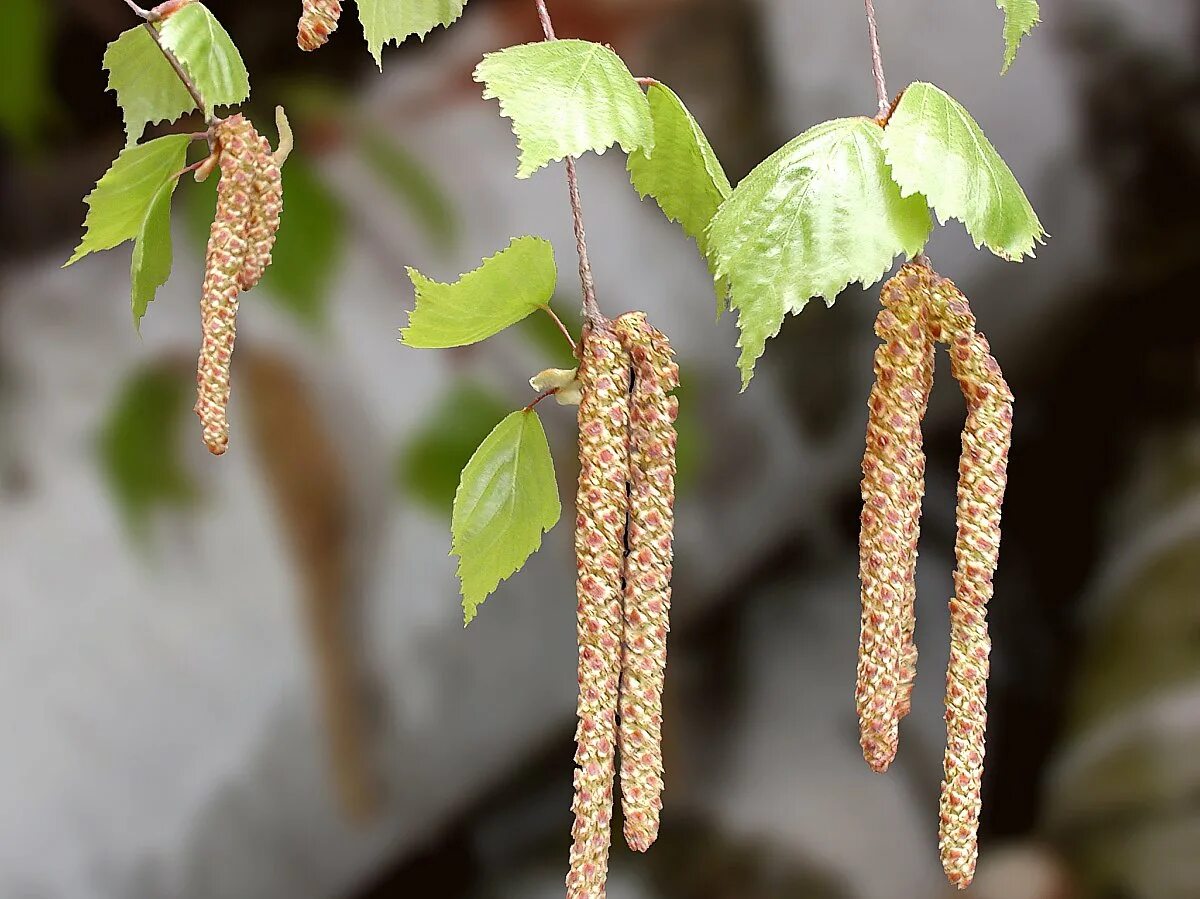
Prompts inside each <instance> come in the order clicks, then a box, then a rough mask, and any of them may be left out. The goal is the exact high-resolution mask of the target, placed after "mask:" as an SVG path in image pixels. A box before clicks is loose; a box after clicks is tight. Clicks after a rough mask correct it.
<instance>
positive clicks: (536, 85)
mask: <svg viewBox="0 0 1200 899" xmlns="http://www.w3.org/2000/svg"><path fill="white" fill-rule="evenodd" d="M474 77H475V80H476V81H478V82H481V83H482V84H483V85H484V91H483V98H484V99H485V100H499V101H500V114H501V115H503V116H506V117H507V118H510V119H512V123H513V130H514V131H515V132H516V134H517V145H518V146H519V147H520V149H521V161H520V165H519V166H518V168H517V177H518V178H528V177H529V176H530V175H532V174H533V173H534V172H536V171H537V170H538V169H540V168H541V167H542V166H544V165H547V164H549V163H551V162H554V161H556V160H560V159H563V158H565V157H567V156H580V155H582V154H584V153H586V152H587V151H588V150H594V151H595V152H597V153H603V152H604V151H605V150H607V149H608V148H609V147H611V146H612V145H613V144H620V145H621V149H623V150H624V151H625V152H626V153H632V152H633V151H634V150H642V151H643V152H645V153H647V154H648V153H650V152H651V151H652V150H653V149H654V123H653V122H652V121H651V119H650V104H649V102H647V100H646V95H645V94H644V93H642V89H641V88H640V87H638V83H637V82H636V81H634V80H633V76H632V75H631V74H630V73H629V69H628V68H626V67H625V63H624V62H622V61H621V58H620V57H619V56H617V54H615V53H613V51H612V50H609V49H608V48H607V47H603V46H601V45H600V44H593V43H590V42H589V41H579V40H562V41H540V42H538V43H536V44H522V45H521V46H517V47H509V48H508V49H506V50H501V51H500V52H499V53H489V54H487V56H485V57H484V58H483V62H481V63H480V64H479V65H478V67H476V69H475V76H474Z"/></svg>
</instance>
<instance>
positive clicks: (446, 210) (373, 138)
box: [358, 126, 458, 247]
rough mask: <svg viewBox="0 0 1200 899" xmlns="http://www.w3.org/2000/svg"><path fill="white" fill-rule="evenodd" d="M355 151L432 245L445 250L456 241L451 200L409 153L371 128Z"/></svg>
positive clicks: (429, 172) (367, 130) (364, 134)
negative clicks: (400, 202)
mask: <svg viewBox="0 0 1200 899" xmlns="http://www.w3.org/2000/svg"><path fill="white" fill-rule="evenodd" d="M358 148H359V152H361V153H362V156H363V159H364V160H365V161H366V163H367V164H368V165H369V166H371V168H372V169H374V170H375V173H376V174H377V175H378V176H379V177H380V179H381V180H382V181H383V182H384V183H385V184H386V185H387V186H388V187H390V188H391V189H392V191H393V192H394V193H395V194H396V195H397V196H398V197H399V198H400V199H401V200H402V201H403V202H404V203H405V205H406V206H407V207H408V208H409V210H410V211H411V212H412V214H413V217H414V218H415V219H416V220H417V222H418V223H419V224H420V225H421V226H422V227H423V228H424V229H425V231H426V233H427V234H428V235H429V237H430V239H431V240H433V241H434V242H435V243H437V244H439V245H441V246H443V247H449V246H452V245H453V244H454V242H455V241H456V240H457V239H458V216H457V215H456V213H455V210H454V205H453V201H452V200H451V199H450V197H449V196H447V194H446V192H445V191H444V190H442V187H441V185H440V184H438V182H437V179H436V177H435V176H434V174H433V172H431V171H429V169H427V168H426V167H425V166H424V165H422V164H421V163H420V161H418V160H417V159H416V158H415V157H414V156H413V155H412V154H411V153H409V152H407V151H406V150H405V149H404V148H403V147H402V146H400V145H399V144H397V143H396V142H395V141H393V140H392V139H391V138H390V137H388V136H387V135H386V134H385V133H384V132H383V131H382V130H380V129H378V128H375V127H370V126H368V127H366V128H364V130H363V132H362V135H361V140H360V141H358Z"/></svg>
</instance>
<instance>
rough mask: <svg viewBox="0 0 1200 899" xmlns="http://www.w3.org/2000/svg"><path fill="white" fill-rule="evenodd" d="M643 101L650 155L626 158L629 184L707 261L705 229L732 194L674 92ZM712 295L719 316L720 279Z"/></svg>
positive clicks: (723, 286) (650, 94) (662, 88)
mask: <svg viewBox="0 0 1200 899" xmlns="http://www.w3.org/2000/svg"><path fill="white" fill-rule="evenodd" d="M647 98H648V99H649V102H650V117H651V119H652V120H653V122H654V153H653V155H651V156H648V155H646V154H645V153H644V152H640V151H639V152H635V153H630V154H629V163H628V167H629V176H630V180H631V181H632V182H633V186H634V189H635V190H637V192H638V195H639V196H640V197H641V198H642V199H643V200H644V199H646V197H654V199H655V201H656V202H657V203H658V205H659V208H661V209H662V211H663V214H664V215H666V217H667V218H668V219H670V220H671V221H673V222H678V223H679V225H680V226H681V227H682V228H683V231H684V233H685V234H687V235H688V236H689V237H691V238H693V239H694V240H695V241H696V245H697V246H698V247H699V248H700V252H701V253H702V254H703V255H704V256H705V257H708V234H707V232H706V230H705V229H707V228H708V223H709V222H711V221H712V217H713V216H714V215H715V214H716V212H717V209H718V208H719V207H720V205H721V204H722V203H723V202H724V201H725V200H726V199H727V198H728V197H729V195H730V194H731V193H732V192H733V188H732V187H731V186H730V184H729V178H728V177H726V175H725V170H724V169H723V168H722V167H721V163H720V162H719V161H718V160H717V154H716V153H714V152H713V148H712V145H711V144H710V143H709V142H708V138H707V137H705V136H704V132H703V131H702V130H701V129H700V125H699V124H698V123H697V122H696V119H695V118H693V116H692V114H691V113H690V112H688V109H687V107H686V106H684V105H683V101H682V100H680V99H679V97H678V96H677V95H676V94H675V92H674V91H673V90H671V89H670V88H669V87H667V86H666V85H665V84H652V85H651V86H650V89H649V91H647ZM709 265H710V266H711V265H712V263H711V262H710V263H709ZM716 291H717V304H718V311H721V310H722V309H723V308H724V306H725V298H726V296H728V293H729V285H728V284H727V283H726V281H725V280H724V279H719V280H718V282H717V285H716Z"/></svg>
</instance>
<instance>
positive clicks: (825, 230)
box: [708, 118, 932, 389]
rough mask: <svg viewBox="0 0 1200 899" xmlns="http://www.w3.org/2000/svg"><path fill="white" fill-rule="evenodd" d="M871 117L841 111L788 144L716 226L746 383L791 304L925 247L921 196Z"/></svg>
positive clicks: (926, 223) (794, 308)
mask: <svg viewBox="0 0 1200 899" xmlns="http://www.w3.org/2000/svg"><path fill="white" fill-rule="evenodd" d="M882 135H883V131H882V129H881V128H880V127H879V126H878V125H877V124H876V123H875V122H874V121H872V120H871V119H867V118H852V119H835V120H833V121H830V122H825V123H823V124H820V125H817V126H815V127H813V128H810V129H809V130H808V131H806V132H804V133H803V134H801V135H800V136H799V137H797V138H795V139H794V140H792V141H791V142H790V143H788V144H786V145H785V146H784V147H783V148H782V149H780V150H778V151H776V152H775V153H774V154H773V155H772V156H770V157H768V158H767V159H766V160H765V161H764V162H762V163H761V164H760V165H759V166H758V167H757V168H755V169H754V171H752V172H751V173H750V174H749V175H747V176H746V178H745V180H743V181H742V182H741V183H740V184H739V185H738V186H737V188H736V189H735V190H734V192H733V193H732V194H731V195H730V197H729V199H728V200H726V201H725V202H724V203H723V204H722V205H721V208H720V209H719V210H718V211H717V214H716V216H714V217H713V220H712V223H711V224H710V225H709V229H708V237H709V244H710V246H709V252H710V255H711V256H712V257H713V259H714V260H715V262H716V273H717V275H718V276H719V277H728V278H729V281H730V284H731V287H732V305H733V308H735V309H736V310H737V312H738V328H739V329H740V330H741V337H740V338H739V340H738V346H740V347H741V348H742V353H741V358H740V359H739V361H738V368H740V369H741V372H742V389H745V387H746V385H747V384H749V383H750V379H751V378H752V377H753V376H754V363H755V361H756V360H757V359H758V357H759V356H761V355H762V353H763V350H764V348H765V346H766V342H767V338H769V337H774V336H775V335H776V334H778V333H779V328H780V325H782V323H783V317H784V315H785V314H786V313H788V312H791V313H797V312H800V311H801V310H802V309H803V308H804V307H805V305H806V304H807V303H808V301H809V300H810V299H811V298H812V297H824V299H825V302H826V304H827V305H833V301H834V299H835V298H836V297H837V295H838V293H840V292H841V290H842V288H844V287H845V286H846V285H847V284H849V283H850V282H851V281H859V282H861V283H862V284H863V285H864V286H868V285H871V284H874V283H875V282H876V281H878V280H879V279H880V277H882V275H883V274H884V272H886V271H887V269H888V268H889V267H890V266H891V264H892V261H893V260H894V259H895V258H896V255H897V254H899V253H907V254H908V255H910V256H911V255H913V254H915V253H917V252H918V251H919V250H920V249H921V247H922V246H924V244H925V241H926V239H927V238H928V236H929V231H930V228H931V227H932V223H931V222H930V220H929V210H928V209H927V208H926V206H925V201H924V199H923V198H921V197H910V198H908V199H904V198H902V197H901V196H900V189H899V188H898V187H897V186H896V184H895V183H894V182H893V181H892V179H891V177H890V175H889V173H888V170H887V165H886V164H885V162H884V159H883V149H882V147H881V146H880V138H881V137H882Z"/></svg>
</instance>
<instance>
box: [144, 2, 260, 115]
mask: <svg viewBox="0 0 1200 899" xmlns="http://www.w3.org/2000/svg"><path fill="white" fill-rule="evenodd" d="M160 37H161V38H162V42H163V45H164V46H166V47H167V49H169V50H170V51H171V52H173V53H174V54H175V56H176V57H177V58H178V59H179V61H180V62H181V63H182V64H183V67H184V68H185V69H187V72H188V74H189V75H191V77H192V81H194V82H195V84H196V88H197V89H198V90H199V91H200V96H201V97H202V98H203V99H204V103H205V105H206V106H207V109H205V110H204V113H205V115H211V114H212V111H213V109H214V108H215V107H217V106H236V105H237V104H238V103H241V102H242V101H243V100H245V99H246V98H247V97H249V96H250V76H249V74H248V73H247V72H246V65H245V63H243V62H242V56H241V54H240V53H238V49H237V47H235V46H234V44H233V39H232V38H230V37H229V32H228V31H226V30H225V29H224V28H223V27H222V26H221V23H220V22H218V21H217V19H216V17H215V16H214V15H213V14H212V13H211V12H209V10H208V7H206V6H205V5H204V4H202V3H189V4H188V5H187V6H185V7H184V8H183V9H181V10H179V12H177V13H174V14H173V15H171V16H170V17H169V18H167V19H166V21H164V22H163V23H162V29H161V31H160Z"/></svg>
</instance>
